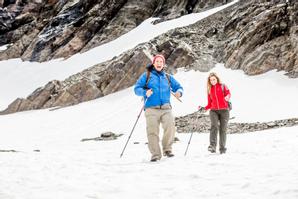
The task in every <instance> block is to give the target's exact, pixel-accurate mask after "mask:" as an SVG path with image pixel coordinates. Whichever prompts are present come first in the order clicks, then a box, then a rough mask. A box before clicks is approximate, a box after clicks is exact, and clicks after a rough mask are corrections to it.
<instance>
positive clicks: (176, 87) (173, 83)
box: [170, 75, 183, 96]
mask: <svg viewBox="0 0 298 199" xmlns="http://www.w3.org/2000/svg"><path fill="white" fill-rule="evenodd" d="M170 82H171V89H172V91H173V92H174V93H176V92H177V91H178V92H180V93H181V96H182V95H183V87H182V86H181V85H180V83H179V82H178V81H177V80H176V79H175V78H174V77H173V76H172V75H171V76H170Z"/></svg>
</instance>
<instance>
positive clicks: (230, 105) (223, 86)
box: [221, 84, 232, 110]
mask: <svg viewBox="0 0 298 199" xmlns="http://www.w3.org/2000/svg"><path fill="white" fill-rule="evenodd" d="M221 89H222V92H223V94H224V95H225V85H224V84H221ZM228 106H229V110H232V102H231V101H230V100H229V101H228Z"/></svg>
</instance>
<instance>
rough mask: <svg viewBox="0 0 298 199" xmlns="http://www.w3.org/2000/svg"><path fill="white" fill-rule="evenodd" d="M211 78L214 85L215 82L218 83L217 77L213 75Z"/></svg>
mask: <svg viewBox="0 0 298 199" xmlns="http://www.w3.org/2000/svg"><path fill="white" fill-rule="evenodd" d="M209 80H210V83H211V85H213V86H214V85H215V84H217V78H216V77H214V76H211V77H210V78H209Z"/></svg>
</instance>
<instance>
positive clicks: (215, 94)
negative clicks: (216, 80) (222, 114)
mask: <svg viewBox="0 0 298 199" xmlns="http://www.w3.org/2000/svg"><path fill="white" fill-rule="evenodd" d="M214 90H215V91H214V93H215V98H216V102H217V109H219V104H218V98H217V94H216V86H214Z"/></svg>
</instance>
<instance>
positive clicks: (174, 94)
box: [171, 91, 182, 103]
mask: <svg viewBox="0 0 298 199" xmlns="http://www.w3.org/2000/svg"><path fill="white" fill-rule="evenodd" d="M171 94H172V95H173V96H174V97H175V98H176V99H177V100H178V101H179V102H181V103H182V100H181V99H180V98H178V97H176V95H175V94H174V93H173V92H172V91H171Z"/></svg>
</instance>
